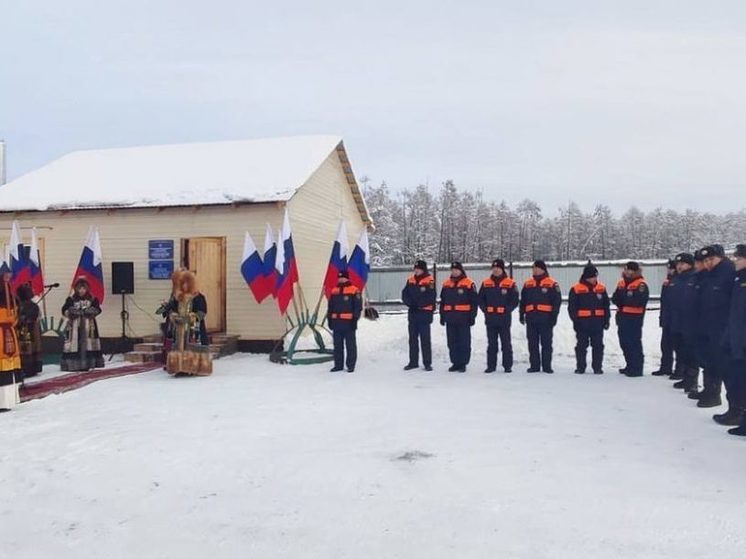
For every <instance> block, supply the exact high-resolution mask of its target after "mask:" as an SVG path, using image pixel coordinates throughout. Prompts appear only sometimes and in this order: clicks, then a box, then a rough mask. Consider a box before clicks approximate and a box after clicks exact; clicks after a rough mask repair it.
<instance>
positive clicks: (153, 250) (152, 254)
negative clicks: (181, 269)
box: [148, 241, 174, 260]
mask: <svg viewBox="0 0 746 559" xmlns="http://www.w3.org/2000/svg"><path fill="white" fill-rule="evenodd" d="M148 258H149V259H150V260H173V259H174V242H173V241H148Z"/></svg>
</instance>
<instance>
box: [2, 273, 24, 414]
mask: <svg viewBox="0 0 746 559" xmlns="http://www.w3.org/2000/svg"><path fill="white" fill-rule="evenodd" d="M17 322H18V315H17V309H16V300H15V297H14V296H13V293H12V291H11V289H10V283H9V281H8V277H7V275H6V274H3V276H2V279H1V280H0V411H6V410H9V409H11V408H12V407H13V406H15V405H17V404H18V403H20V401H21V399H20V396H19V394H18V390H19V388H20V386H21V383H22V382H23V370H22V369H21V354H20V349H19V347H18V335H17V334H16V323H17Z"/></svg>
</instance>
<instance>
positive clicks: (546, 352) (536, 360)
mask: <svg viewBox="0 0 746 559" xmlns="http://www.w3.org/2000/svg"><path fill="white" fill-rule="evenodd" d="M532 274H533V275H532V276H531V277H530V278H528V279H527V280H526V282H525V283H524V284H523V289H522V290H521V304H520V309H519V319H520V321H521V324H525V325H526V337H527V338H528V359H529V368H528V371H527V372H529V373H538V372H539V371H544V372H545V373H553V372H554V369H552V340H553V338H554V327H555V326H556V325H557V316H558V315H559V311H560V306H562V292H561V290H560V286H559V283H557V281H556V280H555V279H554V278H552V277H551V276H550V275H549V274H548V272H547V265H546V262H544V261H543V260H536V261H535V262H534V264H533V267H532Z"/></svg>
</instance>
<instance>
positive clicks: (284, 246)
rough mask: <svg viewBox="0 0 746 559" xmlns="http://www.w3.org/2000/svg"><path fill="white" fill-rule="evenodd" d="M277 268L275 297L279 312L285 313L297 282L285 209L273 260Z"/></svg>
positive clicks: (291, 240) (288, 222)
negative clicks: (275, 257)
mask: <svg viewBox="0 0 746 559" xmlns="http://www.w3.org/2000/svg"><path fill="white" fill-rule="evenodd" d="M275 270H277V282H276V284H275V285H276V289H275V297H276V298H277V306H278V307H279V308H280V314H283V315H284V314H285V312H287V309H288V305H290V301H292V300H293V286H294V285H295V284H296V283H297V282H298V264H297V263H296V261H295V248H294V247H293V234H292V231H291V230H290V218H289V217H288V211H287V209H286V210H285V218H284V219H283V221H282V230H281V231H280V238H279V239H277V259H276V261H275Z"/></svg>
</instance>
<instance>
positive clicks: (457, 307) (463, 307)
mask: <svg viewBox="0 0 746 559" xmlns="http://www.w3.org/2000/svg"><path fill="white" fill-rule="evenodd" d="M453 310H455V311H470V310H471V305H454V306H453Z"/></svg>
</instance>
